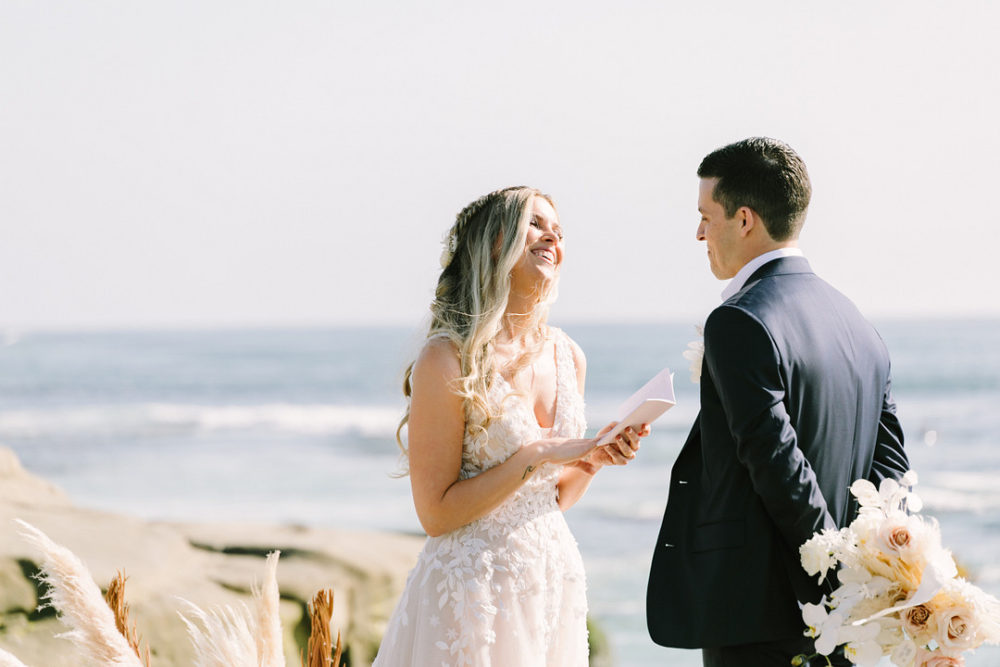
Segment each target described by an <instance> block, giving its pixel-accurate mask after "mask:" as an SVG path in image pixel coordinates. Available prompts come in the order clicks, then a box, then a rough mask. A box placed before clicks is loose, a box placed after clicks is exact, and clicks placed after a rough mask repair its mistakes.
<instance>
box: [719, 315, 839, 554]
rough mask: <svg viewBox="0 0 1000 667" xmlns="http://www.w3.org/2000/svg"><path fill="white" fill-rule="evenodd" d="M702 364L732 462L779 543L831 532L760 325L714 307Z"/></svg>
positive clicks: (772, 351)
mask: <svg viewBox="0 0 1000 667" xmlns="http://www.w3.org/2000/svg"><path fill="white" fill-rule="evenodd" d="M705 364H706V366H707V368H708V371H709V373H710V374H711V377H712V381H713V382H714V384H715V387H716V390H717V391H718V394H719V399H720V401H721V402H722V407H723V410H724V411H725V415H726V420H727V422H728V424H727V425H728V427H729V431H730V433H731V434H732V436H733V440H734V441H735V443H736V456H737V459H738V460H739V461H740V463H741V464H742V465H743V466H744V467H746V469H747V472H748V473H749V475H750V479H751V483H752V484H753V488H754V491H755V492H756V493H757V495H758V496H759V497H760V499H761V500H762V501H763V503H764V507H765V509H766V510H767V512H768V514H769V515H770V516H771V518H772V519H773V520H774V522H775V524H776V525H777V527H778V529H779V531H780V532H781V534H782V536H783V537H784V539H785V541H786V542H787V543H788V545H789V546H790V547H791V548H792V549H795V550H797V549H798V548H799V546H801V545H802V543H803V542H805V541H806V540H808V539H809V538H810V537H812V535H813V534H814V533H815V532H816V531H818V530H821V529H823V528H836V524H835V523H834V521H833V518H832V517H831V516H830V513H829V512H828V511H827V506H826V500H825V499H824V498H823V494H822V493H821V492H820V488H819V484H818V483H817V481H816V475H815V473H814V472H813V469H812V466H810V464H809V461H808V460H806V458H805V456H804V455H803V453H802V451H801V450H800V449H799V447H798V441H797V437H796V433H795V429H794V428H792V424H791V420H790V419H789V416H788V412H787V411H786V409H785V404H784V399H785V391H786V388H785V381H784V377H783V373H782V372H781V359H780V357H779V353H778V350H777V348H776V347H775V345H774V342H773V341H772V339H771V336H770V334H769V333H768V331H767V330H766V329H765V327H764V325H763V324H762V323H761V322H760V321H759V320H757V319H756V318H755V317H753V316H752V315H751V314H749V313H747V312H746V311H744V310H742V309H739V308H736V307H733V306H721V307H720V308H717V309H716V310H715V311H713V313H712V314H711V315H710V316H709V318H708V321H707V322H706V323H705Z"/></svg>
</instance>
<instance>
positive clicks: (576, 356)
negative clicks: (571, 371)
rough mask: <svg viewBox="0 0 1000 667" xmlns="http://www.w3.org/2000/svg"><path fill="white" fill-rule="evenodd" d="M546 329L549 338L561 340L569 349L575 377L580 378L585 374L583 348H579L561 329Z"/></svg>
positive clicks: (585, 359) (585, 365)
mask: <svg viewBox="0 0 1000 667" xmlns="http://www.w3.org/2000/svg"><path fill="white" fill-rule="evenodd" d="M548 329H549V336H550V337H553V338H555V339H556V340H558V339H559V338H562V339H563V340H564V341H566V345H567V346H568V347H569V350H570V353H571V354H572V355H573V364H574V365H575V366H576V372H577V375H579V376H580V377H581V378H582V377H583V376H584V375H585V374H586V372H587V356H586V355H585V354H584V353H583V348H582V347H580V345H579V344H578V343H577V342H576V341H575V340H573V339H572V338H570V336H569V334H567V333H566V332H565V331H563V330H562V329H558V328H556V327H552V326H550V327H548Z"/></svg>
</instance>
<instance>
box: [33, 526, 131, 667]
mask: <svg viewBox="0 0 1000 667" xmlns="http://www.w3.org/2000/svg"><path fill="white" fill-rule="evenodd" d="M15 521H16V522H17V524H18V525H19V526H20V527H21V530H20V534H21V536H22V537H24V538H25V540H27V541H28V542H29V543H30V544H32V545H33V546H35V547H36V548H37V549H38V550H39V551H41V552H42V563H41V574H40V575H39V579H40V580H41V581H43V582H44V583H46V584H48V590H47V591H46V593H45V595H44V600H45V602H46V603H47V604H48V605H50V606H52V607H54V608H55V609H57V610H58V611H59V613H60V619H61V620H62V622H63V623H65V624H66V625H67V626H68V627H69V628H70V631H69V632H66V633H64V634H62V635H59V636H60V637H65V638H67V639H69V640H70V641H72V642H73V643H74V644H76V646H77V648H79V649H80V650H81V651H82V652H83V653H84V654H85V655H87V656H89V657H90V658H91V659H92V660H94V661H96V662H97V663H98V664H101V665H107V666H108V667H143V666H142V663H141V662H139V656H138V655H136V653H135V652H134V651H133V650H132V647H131V646H129V643H128V641H126V639H125V637H124V636H122V634H121V633H120V632H119V631H118V628H117V626H116V624H115V617H114V614H113V613H112V611H111V609H110V608H109V607H108V605H107V604H106V603H105V601H104V597H103V596H102V595H101V589H100V588H98V587H97V584H95V583H94V579H93V577H91V576H90V572H89V571H88V570H87V566H86V565H84V564H83V562H82V561H81V560H80V559H79V558H77V557H76V556H75V555H74V554H73V552H72V551H70V550H69V549H67V548H66V547H63V546H60V545H58V544H56V543H55V542H53V541H52V540H50V539H49V538H48V536H47V535H46V534H45V533H43V532H42V531H40V530H38V529H37V528H35V527H34V526H32V525H31V524H29V523H27V522H25V521H21V520H20V519H15Z"/></svg>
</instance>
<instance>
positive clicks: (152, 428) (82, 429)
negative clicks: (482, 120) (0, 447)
mask: <svg viewBox="0 0 1000 667" xmlns="http://www.w3.org/2000/svg"><path fill="white" fill-rule="evenodd" d="M401 416H402V408H401V407H395V406H372V405H322V404H319V405H316V404H314V405H292V404H282V403H273V404H265V405H183V404H168V403H144V404H139V405H113V406H112V405H97V406H79V407H71V408H50V409H32V410H9V411H2V412H0V439H3V438H18V439H21V438H27V439H31V438H44V437H74V436H88V435H102V436H112V437H135V436H147V435H161V434H186V433H211V432H222V431H249V430H265V431H268V432H271V433H289V434H296V435H317V436H319V435H349V434H358V435H363V436H367V437H392V435H393V434H394V433H395V431H396V426H397V424H398V423H399V419H400V417H401Z"/></svg>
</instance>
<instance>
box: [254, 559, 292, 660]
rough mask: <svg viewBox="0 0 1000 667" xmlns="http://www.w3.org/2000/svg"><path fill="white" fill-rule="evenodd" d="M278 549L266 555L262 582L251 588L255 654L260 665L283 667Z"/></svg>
mask: <svg viewBox="0 0 1000 667" xmlns="http://www.w3.org/2000/svg"><path fill="white" fill-rule="evenodd" d="M280 555H281V552H280V551H273V552H271V553H269V554H268V555H267V565H266V569H265V573H264V584H263V585H262V586H261V587H260V588H258V587H256V586H254V588H253V599H254V606H255V607H256V611H257V656H258V657H259V659H260V667H285V653H284V650H283V649H282V643H283V642H282V637H283V635H282V633H281V616H280V614H279V608H278V603H279V600H280V595H279V592H278V576H277V573H278V557H279V556H280Z"/></svg>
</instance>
